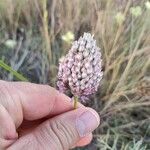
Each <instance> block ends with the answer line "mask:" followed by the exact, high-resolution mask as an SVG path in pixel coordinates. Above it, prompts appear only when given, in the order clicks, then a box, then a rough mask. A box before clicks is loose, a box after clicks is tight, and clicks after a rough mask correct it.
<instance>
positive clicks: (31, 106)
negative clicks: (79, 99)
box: [1, 82, 73, 120]
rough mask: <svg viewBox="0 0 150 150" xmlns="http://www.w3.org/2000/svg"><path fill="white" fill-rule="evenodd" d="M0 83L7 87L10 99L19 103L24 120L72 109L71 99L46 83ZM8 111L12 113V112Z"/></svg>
mask: <svg viewBox="0 0 150 150" xmlns="http://www.w3.org/2000/svg"><path fill="white" fill-rule="evenodd" d="M1 83H3V84H4V85H5V87H6V88H7V91H8V93H9V95H10V97H11V98H12V100H13V101H16V103H18V102H19V103H21V107H22V108H21V110H22V112H23V118H24V119H26V120H36V119H40V118H43V117H45V116H47V115H57V114H60V113H63V112H66V111H69V110H72V109H73V105H72V103H71V99H70V98H69V97H68V96H66V95H64V94H62V93H60V92H59V91H57V90H56V89H54V88H52V87H50V86H48V85H38V84H31V83H25V82H1ZM9 101H11V100H9ZM8 103H9V102H8ZM17 106H20V105H17ZM17 106H16V107H17ZM16 109H18V108H16ZM9 110H12V109H11V108H10V109H9ZM13 110H14V109H13ZM19 110H20V108H19ZM14 111H15V110H14ZM10 113H11V114H12V115H13V112H10Z"/></svg>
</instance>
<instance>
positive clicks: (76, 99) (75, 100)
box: [74, 96, 78, 109]
mask: <svg viewBox="0 0 150 150" xmlns="http://www.w3.org/2000/svg"><path fill="white" fill-rule="evenodd" d="M77 106H78V97H77V96H74V109H77Z"/></svg>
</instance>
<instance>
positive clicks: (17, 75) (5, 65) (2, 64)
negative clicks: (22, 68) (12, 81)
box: [0, 60, 28, 81]
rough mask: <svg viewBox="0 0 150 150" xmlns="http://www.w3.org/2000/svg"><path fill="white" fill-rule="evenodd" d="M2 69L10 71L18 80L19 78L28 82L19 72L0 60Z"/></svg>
mask: <svg viewBox="0 0 150 150" xmlns="http://www.w3.org/2000/svg"><path fill="white" fill-rule="evenodd" d="M0 67H2V68H4V69H5V70H7V71H9V72H10V73H12V74H13V75H14V76H15V77H16V78H18V79H19V80H21V81H28V79H26V78H25V77H24V76H23V75H21V74H20V73H18V72H17V71H15V70H13V69H12V68H11V67H10V66H8V65H7V64H5V63H4V62H3V61H2V60H0Z"/></svg>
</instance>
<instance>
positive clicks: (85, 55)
mask: <svg viewBox="0 0 150 150" xmlns="http://www.w3.org/2000/svg"><path fill="white" fill-rule="evenodd" d="M101 63H102V60H101V52H100V48H98V47H97V46H96V41H95V40H94V39H93V36H92V35H91V34H90V33H84V35H83V36H82V37H80V38H79V40H78V41H74V42H73V44H72V47H71V49H70V51H69V53H68V54H67V55H66V56H65V57H63V59H61V61H60V64H59V71H58V81H57V86H58V88H59V90H60V91H61V92H66V91H68V90H69V91H71V93H72V94H73V95H74V96H77V97H79V98H80V99H81V100H86V99H87V98H88V96H89V95H91V94H93V93H95V92H96V91H97V89H98V86H99V82H100V80H101V79H102V75H103V73H102V71H101Z"/></svg>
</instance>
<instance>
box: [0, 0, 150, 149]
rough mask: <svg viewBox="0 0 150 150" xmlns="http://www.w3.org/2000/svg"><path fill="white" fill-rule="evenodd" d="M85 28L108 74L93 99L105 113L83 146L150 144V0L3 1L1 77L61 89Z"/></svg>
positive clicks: (135, 146) (92, 104)
mask: <svg viewBox="0 0 150 150" xmlns="http://www.w3.org/2000/svg"><path fill="white" fill-rule="evenodd" d="M84 32H90V33H92V34H94V37H95V39H96V40H97V45H98V46H99V47H100V48H101V51H102V58H103V67H102V68H103V71H104V77H103V79H102V81H101V84H100V87H99V90H98V92H97V93H96V94H95V95H93V97H92V98H91V100H90V101H89V102H87V104H85V105H87V106H90V107H92V108H94V109H95V110H96V111H97V112H98V113H99V114H100V116H101V125H100V126H99V128H98V129H97V130H96V131H95V132H94V139H93V141H92V143H91V144H90V145H89V146H87V147H84V148H76V150H150V1H148V0H0V79H3V80H9V81H29V82H33V83H42V84H49V85H51V86H53V87H56V81H57V71H58V65H59V59H60V58H61V57H62V56H64V55H65V54H66V53H67V52H68V50H69V49H70V47H71V43H72V41H73V40H76V39H78V38H79V36H81V35H82V34H83V33H84Z"/></svg>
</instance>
